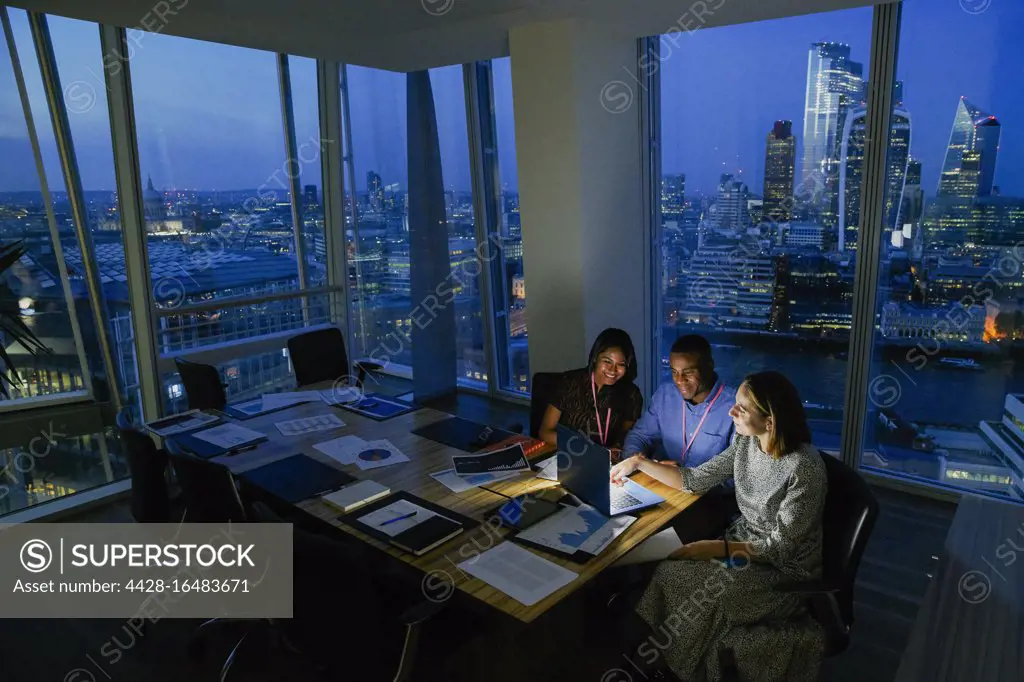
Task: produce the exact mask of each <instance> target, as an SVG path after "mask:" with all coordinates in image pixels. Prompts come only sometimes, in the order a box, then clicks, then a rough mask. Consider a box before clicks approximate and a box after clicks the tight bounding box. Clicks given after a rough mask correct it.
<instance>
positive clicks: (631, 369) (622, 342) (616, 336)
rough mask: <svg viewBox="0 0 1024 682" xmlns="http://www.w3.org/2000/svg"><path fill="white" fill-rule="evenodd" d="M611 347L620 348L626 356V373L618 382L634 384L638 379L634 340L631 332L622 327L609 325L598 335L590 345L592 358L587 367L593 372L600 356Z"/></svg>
mask: <svg viewBox="0 0 1024 682" xmlns="http://www.w3.org/2000/svg"><path fill="white" fill-rule="evenodd" d="M609 348H618V349H619V350H621V351H622V354H623V355H625V356H626V373H625V375H623V377H622V379H620V380H619V382H618V383H619V384H623V385H628V384H632V383H633V381H634V380H636V352H634V350H633V341H632V340H631V339H630V338H629V334H627V333H626V332H624V331H623V330H621V329H616V328H615V327H609V328H608V329H605V330H604V331H603V332H601V333H600V334H598V335H597V338H596V339H595V340H594V345H593V346H591V347H590V360H589V361H588V362H587V367H588V368H589V369H590V371H591V372H593V371H594V370H595V368H596V367H597V358H598V356H600V355H601V353H603V352H605V351H606V350H608V349H609Z"/></svg>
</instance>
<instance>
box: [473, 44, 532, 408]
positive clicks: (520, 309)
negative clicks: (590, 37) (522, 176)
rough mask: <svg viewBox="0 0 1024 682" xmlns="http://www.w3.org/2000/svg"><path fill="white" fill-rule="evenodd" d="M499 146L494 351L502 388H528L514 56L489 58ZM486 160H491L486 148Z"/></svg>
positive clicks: (495, 154) (495, 151)
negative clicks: (497, 330) (498, 328)
mask: <svg viewBox="0 0 1024 682" xmlns="http://www.w3.org/2000/svg"><path fill="white" fill-rule="evenodd" d="M491 68H492V82H493V102H494V122H495V138H496V142H497V149H492V150H489V152H490V154H491V155H492V156H493V157H496V158H497V173H498V187H499V189H500V200H499V212H500V215H501V223H500V225H499V226H498V234H496V235H492V238H497V239H499V240H500V242H501V250H500V254H501V257H500V258H499V259H495V260H494V261H493V262H492V263H491V267H492V268H495V267H500V269H501V275H502V282H501V286H495V289H496V291H495V292H494V297H495V301H494V308H495V317H496V320H497V324H500V325H501V326H502V327H503V329H502V330H501V331H504V332H505V334H504V335H502V334H500V333H499V334H497V335H496V338H498V339H499V340H501V339H502V336H504V338H505V339H506V341H504V342H500V343H498V347H497V348H496V349H495V351H496V352H497V356H498V367H499V378H500V386H501V388H504V389H508V390H511V391H516V392H518V393H529V391H530V380H531V376H530V358H529V354H528V346H527V336H528V334H527V328H526V278H525V276H524V274H523V232H522V224H521V222H520V220H519V176H518V172H517V166H516V139H515V115H514V113H513V110H512V61H511V59H510V58H508V57H505V58H502V59H495V60H493V61H492V62H491ZM484 160H485V162H487V161H488V160H489V159H488V158H487V156H486V152H485V159H484Z"/></svg>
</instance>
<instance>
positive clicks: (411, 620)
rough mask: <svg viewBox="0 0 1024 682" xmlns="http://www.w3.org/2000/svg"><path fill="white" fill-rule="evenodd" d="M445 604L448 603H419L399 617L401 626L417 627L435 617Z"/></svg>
mask: <svg viewBox="0 0 1024 682" xmlns="http://www.w3.org/2000/svg"><path fill="white" fill-rule="evenodd" d="M447 604H448V602H446V601H421V602H419V603H418V604H415V605H413V606H410V607H409V608H408V609H406V610H405V611H403V612H402V615H401V616H399V620H400V621H401V623H402V625H407V626H412V625H419V624H420V623H422V622H424V621H426V620H428V619H430V618H432V617H434V616H436V615H437V614H438V613H440V612H441V611H442V610H443V609H444V607H445V606H447Z"/></svg>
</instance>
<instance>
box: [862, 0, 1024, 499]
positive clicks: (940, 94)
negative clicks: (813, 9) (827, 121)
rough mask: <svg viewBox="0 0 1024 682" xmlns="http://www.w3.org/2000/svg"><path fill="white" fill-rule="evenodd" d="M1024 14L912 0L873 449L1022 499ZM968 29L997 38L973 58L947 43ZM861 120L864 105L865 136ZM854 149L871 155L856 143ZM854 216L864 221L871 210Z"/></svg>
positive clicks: (877, 348)
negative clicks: (1023, 120)
mask: <svg viewBox="0 0 1024 682" xmlns="http://www.w3.org/2000/svg"><path fill="white" fill-rule="evenodd" d="M968 5H974V7H969V6H968ZM971 10H973V11H971ZM1022 21H1024V8H1021V7H1020V6H1019V5H1016V4H1013V3H991V4H989V3H960V4H959V5H958V4H956V3H954V4H952V5H949V6H948V7H946V6H942V5H935V4H933V3H926V2H921V1H919V0H908V1H907V2H905V3H904V6H903V17H902V28H901V35H900V43H899V51H898V59H899V61H898V64H897V70H896V77H897V83H896V89H895V91H894V93H893V111H892V114H891V116H892V120H891V122H890V138H889V145H888V154H889V156H888V160H887V164H886V178H885V183H886V197H885V207H884V212H883V225H882V229H883V239H882V246H881V253H880V254H877V255H876V254H872V255H871V257H878V258H879V259H880V263H881V268H880V270H881V271H880V275H879V282H878V287H879V293H878V303H877V310H876V312H877V317H876V330H877V333H876V335H875V339H874V352H873V356H872V367H871V373H870V376H871V379H870V384H869V391H868V398H869V406H868V407H869V412H868V421H867V423H866V424H865V425H864V428H865V432H864V436H865V450H864V455H863V459H862V465H863V466H864V467H865V468H867V469H870V470H874V471H882V472H887V473H890V474H895V475H899V476H907V477H913V478H917V479H919V480H927V481H937V482H941V483H944V484H948V485H953V486H956V487H957V488H966V489H968V490H973V491H984V492H989V493H993V494H998V495H1001V496H1006V497H1010V498H1015V499H1021V498H1024V482H1022V481H1024V478H1022V477H1024V435H1022V431H1021V428H1020V424H1021V423H1022V421H1021V419H1022V417H1024V406H1022V401H1024V398H1022V397H1021V394H1022V393H1024V363H1021V362H1020V359H1019V358H1020V353H1021V349H1022V348H1024V312H1022V311H1024V275H1022V261H1024V133H1022V132H1021V130H1020V126H1014V125H1012V124H1011V123H1010V122H1012V121H1015V120H1018V119H1017V117H1018V116H1022V117H1024V99H1022V98H1021V96H1020V88H1019V87H1016V84H1017V83H1019V82H1020V63H1021V57H1022V56H1024V55H1022V49H1021V47H1020V41H1019V39H1018V36H1017V35H1016V33H1015V31H1014V27H1015V26H1019V25H1020V24H1021V22H1022ZM954 43H955V44H958V45H975V46H983V47H981V48H979V49H980V52H978V54H977V55H976V58H975V59H970V60H964V59H960V58H958V57H957V56H956V55H954V54H953V53H950V52H948V50H946V49H944V46H948V45H950V44H954ZM858 135H859V136H860V137H861V138H863V122H862V121H861V120H858V119H855V120H854V121H853V123H852V128H851V133H850V139H851V141H853V140H856V139H857V138H858ZM856 146H857V145H855V144H852V143H851V145H850V147H851V150H852V149H854V148H856ZM848 159H849V160H848V161H847V166H849V167H851V168H852V167H854V166H855V165H856V164H857V163H858V161H857V159H856V158H855V155H854V153H853V151H851V153H850V154H849V157H848ZM847 225H848V226H849V228H850V229H849V230H848V232H850V231H852V233H853V234H854V235H855V234H856V230H857V228H859V227H860V224H859V223H858V222H857V216H856V214H854V215H853V216H852V217H850V219H849V220H847ZM854 242H855V239H854Z"/></svg>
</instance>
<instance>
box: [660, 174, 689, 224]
mask: <svg viewBox="0 0 1024 682" xmlns="http://www.w3.org/2000/svg"><path fill="white" fill-rule="evenodd" d="M685 205H686V176H685V175H683V174H682V173H679V174H676V175H666V176H664V177H662V179H661V207H662V213H663V214H666V215H669V216H671V217H673V218H675V217H678V216H679V215H681V214H682V213H683V209H684V207H685Z"/></svg>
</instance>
